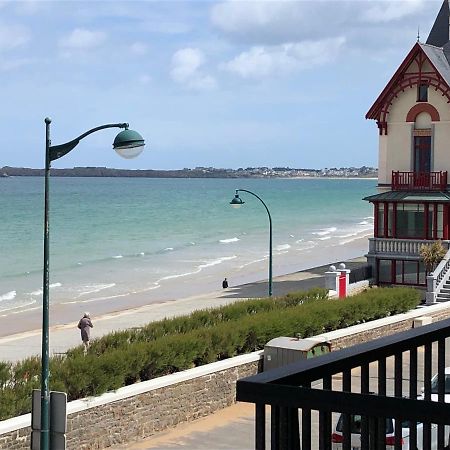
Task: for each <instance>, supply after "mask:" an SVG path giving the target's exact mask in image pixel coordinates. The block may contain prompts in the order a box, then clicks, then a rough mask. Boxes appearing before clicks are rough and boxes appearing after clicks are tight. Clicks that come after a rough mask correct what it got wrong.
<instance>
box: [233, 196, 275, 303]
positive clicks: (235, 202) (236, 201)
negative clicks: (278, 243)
mask: <svg viewBox="0 0 450 450" xmlns="http://www.w3.org/2000/svg"><path fill="white" fill-rule="evenodd" d="M239 192H247V194H251V195H253V196H254V197H256V198H257V199H258V200H259V201H260V202H261V203H262V204H263V205H264V208H266V211H267V215H268V216H269V297H272V217H271V215H270V211H269V208H268V207H267V205H266V204H265V203H264V201H263V200H262V198H261V197H259V196H258V195H256V194H255V193H254V192H252V191H247V189H236V194H235V195H234V198H233V200H231V202H230V205H231V206H232V207H233V208H240V207H241V206H242V205H243V204H244V203H245V202H244V201H243V200H242V199H241V197H239Z"/></svg>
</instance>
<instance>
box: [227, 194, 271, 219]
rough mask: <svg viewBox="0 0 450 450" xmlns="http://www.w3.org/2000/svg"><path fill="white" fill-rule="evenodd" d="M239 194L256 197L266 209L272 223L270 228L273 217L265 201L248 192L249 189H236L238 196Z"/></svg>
mask: <svg viewBox="0 0 450 450" xmlns="http://www.w3.org/2000/svg"><path fill="white" fill-rule="evenodd" d="M238 192H247V194H251V195H253V196H254V197H256V198H257V199H258V200H259V201H260V202H261V203H262V204H263V205H264V208H266V211H267V214H268V215H269V223H270V226H272V216H271V215H270V211H269V208H268V207H267V205H266V204H265V203H264V200H263V199H262V198H261V197H260V196H259V195H256V194H255V193H254V192H252V191H247V189H236V194H237V193H238Z"/></svg>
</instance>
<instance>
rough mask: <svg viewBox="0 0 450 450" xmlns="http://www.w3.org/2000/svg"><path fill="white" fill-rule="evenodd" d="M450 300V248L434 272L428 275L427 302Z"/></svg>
mask: <svg viewBox="0 0 450 450" xmlns="http://www.w3.org/2000/svg"><path fill="white" fill-rule="evenodd" d="M449 300H450V250H449V251H448V252H447V254H446V255H445V256H444V259H443V260H442V261H441V262H440V263H439V265H438V266H437V267H436V269H435V270H434V272H433V273H430V274H429V275H428V276H427V293H426V303H427V305H430V304H432V303H437V302H448V301H449Z"/></svg>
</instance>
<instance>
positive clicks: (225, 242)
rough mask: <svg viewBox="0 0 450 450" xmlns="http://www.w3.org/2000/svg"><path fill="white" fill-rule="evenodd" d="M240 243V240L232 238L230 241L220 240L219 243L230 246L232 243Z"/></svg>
mask: <svg viewBox="0 0 450 450" xmlns="http://www.w3.org/2000/svg"><path fill="white" fill-rule="evenodd" d="M237 241H240V239H239V238H237V237H234V238H230V239H220V240H219V242H221V243H222V244H230V243H231V242H237Z"/></svg>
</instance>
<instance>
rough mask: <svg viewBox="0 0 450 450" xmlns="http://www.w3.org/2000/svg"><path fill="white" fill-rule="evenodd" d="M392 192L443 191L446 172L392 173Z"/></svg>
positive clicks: (445, 187) (445, 183)
mask: <svg viewBox="0 0 450 450" xmlns="http://www.w3.org/2000/svg"><path fill="white" fill-rule="evenodd" d="M392 190H393V191H445V190H447V171H446V170H445V171H441V172H400V171H394V170H393V171H392Z"/></svg>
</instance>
